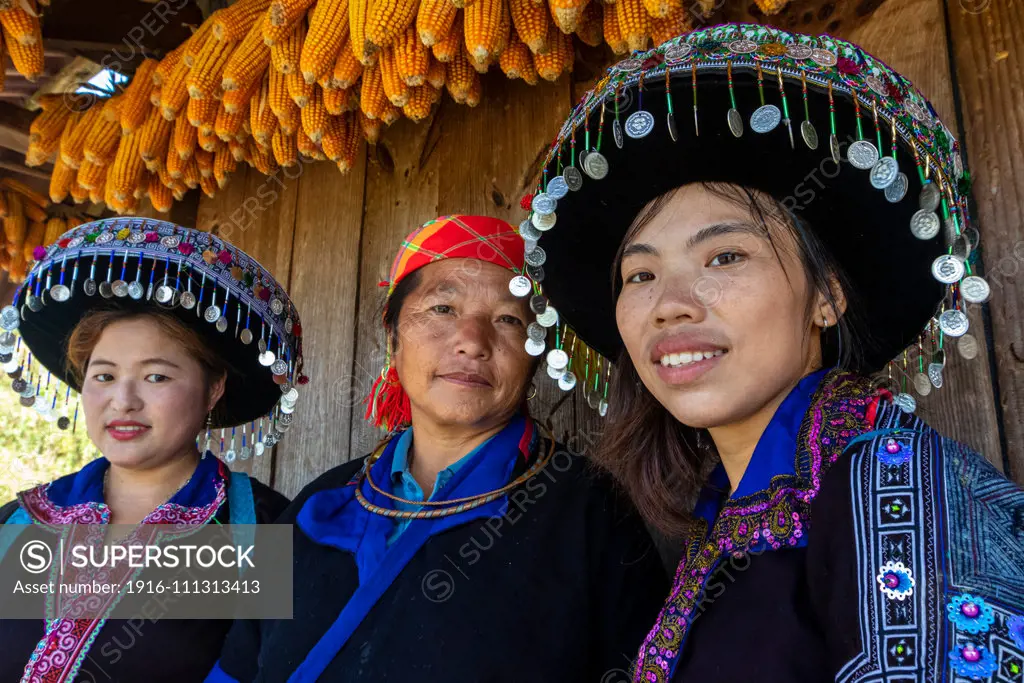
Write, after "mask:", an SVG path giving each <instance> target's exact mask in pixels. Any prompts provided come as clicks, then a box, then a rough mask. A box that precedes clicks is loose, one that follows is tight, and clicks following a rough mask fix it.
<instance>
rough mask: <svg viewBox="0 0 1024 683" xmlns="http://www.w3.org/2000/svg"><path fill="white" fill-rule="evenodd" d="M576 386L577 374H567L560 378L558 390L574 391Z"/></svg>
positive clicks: (570, 372)
mask: <svg viewBox="0 0 1024 683" xmlns="http://www.w3.org/2000/svg"><path fill="white" fill-rule="evenodd" d="M575 386H576V373H574V372H572V371H571V370H570V371H569V372H566V373H565V374H564V375H562V376H561V377H559V378H558V388H559V389H561V390H562V391H572V389H573V387H575Z"/></svg>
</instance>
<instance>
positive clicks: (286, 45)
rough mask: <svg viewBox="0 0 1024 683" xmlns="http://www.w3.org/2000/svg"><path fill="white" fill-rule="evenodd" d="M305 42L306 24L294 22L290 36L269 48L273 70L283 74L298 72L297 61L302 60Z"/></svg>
mask: <svg viewBox="0 0 1024 683" xmlns="http://www.w3.org/2000/svg"><path fill="white" fill-rule="evenodd" d="M305 42H306V22H304V21H299V22H296V24H295V27H294V28H293V29H292V32H291V34H289V35H288V37H287V38H286V39H284V40H279V41H277V42H276V43H274V46H273V47H272V48H270V61H271V63H272V64H273V65H274V68H275V69H277V70H278V71H280V72H281V73H283V74H290V73H294V72H295V71H298V70H299V60H300V59H301V58H302V45H303V43H305Z"/></svg>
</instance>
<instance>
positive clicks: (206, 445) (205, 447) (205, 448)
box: [203, 410, 213, 458]
mask: <svg viewBox="0 0 1024 683" xmlns="http://www.w3.org/2000/svg"><path fill="white" fill-rule="evenodd" d="M212 425H213V411H212V410H211V411H210V412H208V413H207V414H206V441H205V443H204V444H203V458H205V457H206V454H207V453H209V452H210V427H211V426H212Z"/></svg>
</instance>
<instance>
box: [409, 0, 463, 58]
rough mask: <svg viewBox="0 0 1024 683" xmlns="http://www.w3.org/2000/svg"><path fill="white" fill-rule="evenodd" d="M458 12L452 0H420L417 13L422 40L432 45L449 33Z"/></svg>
mask: <svg viewBox="0 0 1024 683" xmlns="http://www.w3.org/2000/svg"><path fill="white" fill-rule="evenodd" d="M457 12H458V10H457V9H456V8H455V5H453V4H452V2H451V0H420V7H419V10H417V13H416V33H417V35H418V36H419V38H420V42H421V43H422V44H423V45H425V46H426V47H431V46H433V45H434V44H435V43H437V42H438V41H440V40H441V39H442V38H444V37H445V36H446V35H448V32H449V31H450V30H451V28H452V23H453V22H454V21H455V14H456V13H457Z"/></svg>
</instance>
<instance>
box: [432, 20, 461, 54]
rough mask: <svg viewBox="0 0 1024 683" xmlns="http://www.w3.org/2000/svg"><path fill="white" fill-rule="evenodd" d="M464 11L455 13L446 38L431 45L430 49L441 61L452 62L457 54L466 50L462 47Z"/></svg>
mask: <svg viewBox="0 0 1024 683" xmlns="http://www.w3.org/2000/svg"><path fill="white" fill-rule="evenodd" d="M462 15H463V13H462V12H459V13H458V14H456V15H455V21H453V22H452V28H451V30H450V31H449V32H448V35H446V36H445V37H444V38H442V39H441V40H440V41H438V42H436V43H434V44H433V45H432V46H431V47H430V51H431V52H433V54H434V59H436V60H437V61H439V62H445V63H447V62H450V61H452V60H453V59H455V55H457V54H459V53H460V52H463V51H464V48H463V47H462V42H463V40H464V38H463V33H464V31H463V24H464V22H463V19H462Z"/></svg>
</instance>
